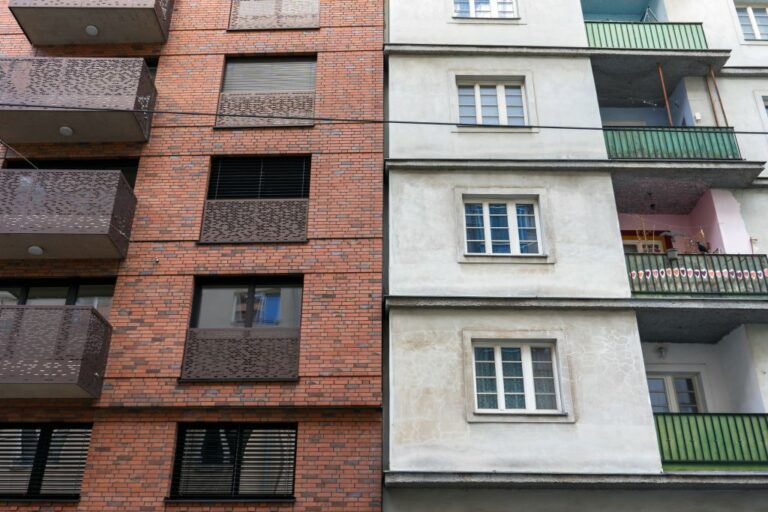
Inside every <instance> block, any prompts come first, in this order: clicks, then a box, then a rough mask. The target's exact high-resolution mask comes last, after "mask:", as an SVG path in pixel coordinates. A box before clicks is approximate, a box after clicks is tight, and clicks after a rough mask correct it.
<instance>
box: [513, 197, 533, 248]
mask: <svg viewBox="0 0 768 512" xmlns="http://www.w3.org/2000/svg"><path fill="white" fill-rule="evenodd" d="M516 209H517V235H518V238H519V239H520V253H521V254H538V253H539V244H538V242H537V235H536V214H535V211H534V208H533V205H532V204H518V205H517V207H516Z"/></svg>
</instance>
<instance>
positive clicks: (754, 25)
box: [736, 4, 768, 41]
mask: <svg viewBox="0 0 768 512" xmlns="http://www.w3.org/2000/svg"><path fill="white" fill-rule="evenodd" d="M739 9H746V10H747V15H748V16H749V23H750V24H751V25H752V33H753V34H754V35H755V38H754V39H749V38H747V35H746V34H745V33H744V29H743V28H742V27H741V18H739V12H738V10H739ZM753 9H763V10H766V9H768V5H762V6H757V5H744V4H736V18H737V19H738V22H739V32H741V37H743V38H744V40H745V41H768V34H763V33H761V32H760V29H759V28H758V25H757V19H756V18H755V13H754V11H753Z"/></svg>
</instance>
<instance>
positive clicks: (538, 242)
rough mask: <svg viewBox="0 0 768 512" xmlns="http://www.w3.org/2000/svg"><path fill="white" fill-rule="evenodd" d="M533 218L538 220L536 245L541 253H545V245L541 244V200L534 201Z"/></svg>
mask: <svg viewBox="0 0 768 512" xmlns="http://www.w3.org/2000/svg"><path fill="white" fill-rule="evenodd" d="M533 219H534V220H535V221H536V247H537V248H538V249H539V250H538V253H539V254H544V246H543V245H541V230H542V229H543V228H542V226H541V217H539V202H538V201H534V202H533Z"/></svg>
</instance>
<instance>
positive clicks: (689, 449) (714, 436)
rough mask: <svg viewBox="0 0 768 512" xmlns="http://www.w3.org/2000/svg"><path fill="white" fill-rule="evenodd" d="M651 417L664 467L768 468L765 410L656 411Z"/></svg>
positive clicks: (767, 423) (702, 468)
mask: <svg viewBox="0 0 768 512" xmlns="http://www.w3.org/2000/svg"><path fill="white" fill-rule="evenodd" d="M654 418H655V422H656V432H657V435H658V439H659V450H660V451H661V461H662V463H663V464H664V466H665V468H669V466H670V465H672V466H675V469H701V470H707V469H714V468H713V466H715V467H717V468H725V469H734V470H738V469H743V468H740V466H741V467H743V466H749V467H753V466H758V468H757V469H762V470H768V415H766V414H701V413H697V414H682V413H656V414H654ZM681 466H682V467H681ZM763 467H764V468H763Z"/></svg>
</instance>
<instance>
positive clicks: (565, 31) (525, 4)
mask: <svg viewBox="0 0 768 512" xmlns="http://www.w3.org/2000/svg"><path fill="white" fill-rule="evenodd" d="M518 2H519V7H520V9H519V10H520V18H519V19H506V20H504V19H495V20H489V19H472V20H467V19H458V18H454V17H453V0H421V1H419V2H414V1H411V0H390V2H389V20H390V26H389V28H390V30H389V33H390V42H391V43H410V44H416V43H420V44H466V45H508V46H571V47H584V46H586V45H587V36H586V31H585V28H584V23H583V18H582V15H581V4H580V3H579V1H578V0H569V1H566V2H563V1H562V0H518Z"/></svg>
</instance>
